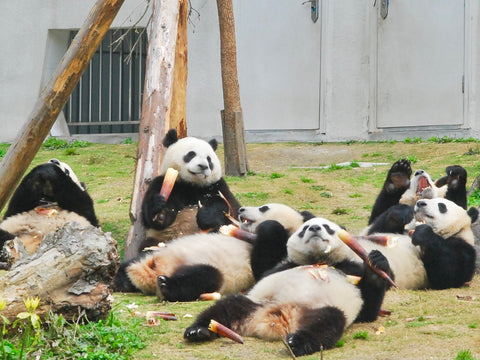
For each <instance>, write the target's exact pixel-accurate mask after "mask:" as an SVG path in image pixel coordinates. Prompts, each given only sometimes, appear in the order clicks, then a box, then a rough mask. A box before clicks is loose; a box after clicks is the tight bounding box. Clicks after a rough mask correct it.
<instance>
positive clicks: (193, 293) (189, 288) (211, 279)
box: [157, 264, 223, 301]
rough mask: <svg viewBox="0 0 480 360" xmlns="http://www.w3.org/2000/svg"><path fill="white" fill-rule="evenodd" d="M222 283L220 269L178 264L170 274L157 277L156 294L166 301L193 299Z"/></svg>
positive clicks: (200, 265) (201, 265) (215, 289)
mask: <svg viewBox="0 0 480 360" xmlns="http://www.w3.org/2000/svg"><path fill="white" fill-rule="evenodd" d="M222 284H223V276H222V274H221V273H220V271H219V270H218V269H217V268H215V267H213V266H211V265H204V264H199V265H185V266H180V267H179V268H178V269H177V270H175V272H174V273H173V274H172V275H171V276H165V275H160V276H158V278H157V295H159V297H161V298H163V299H165V300H167V301H194V300H197V299H198V298H199V297H200V295H201V294H203V293H209V292H215V291H218V290H219V289H220V287H221V286H222Z"/></svg>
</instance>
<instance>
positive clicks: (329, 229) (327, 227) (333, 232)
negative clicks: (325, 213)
mask: <svg viewBox="0 0 480 360" xmlns="http://www.w3.org/2000/svg"><path fill="white" fill-rule="evenodd" d="M323 227H324V228H325V230H327V233H328V235H333V234H335V231H333V230H332V229H331V228H330V226H328V225H327V224H323Z"/></svg>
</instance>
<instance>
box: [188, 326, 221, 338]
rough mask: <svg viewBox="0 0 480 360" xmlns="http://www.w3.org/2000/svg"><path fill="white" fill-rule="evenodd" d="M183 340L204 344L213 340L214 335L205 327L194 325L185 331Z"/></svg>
mask: <svg viewBox="0 0 480 360" xmlns="http://www.w3.org/2000/svg"><path fill="white" fill-rule="evenodd" d="M183 338H184V339H185V340H188V341H192V342H204V341H210V340H213V338H214V333H212V332H211V331H210V330H208V328H207V327H205V326H199V325H192V326H189V327H188V328H187V329H186V330H185V332H184V333H183Z"/></svg>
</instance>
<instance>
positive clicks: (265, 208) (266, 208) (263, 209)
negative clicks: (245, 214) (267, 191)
mask: <svg viewBox="0 0 480 360" xmlns="http://www.w3.org/2000/svg"><path fill="white" fill-rule="evenodd" d="M268 209H269V207H268V206H267V205H263V206H261V207H260V208H259V209H258V210H259V211H260V212H261V213H264V212H267V211H268Z"/></svg>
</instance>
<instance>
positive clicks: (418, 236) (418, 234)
mask: <svg viewBox="0 0 480 360" xmlns="http://www.w3.org/2000/svg"><path fill="white" fill-rule="evenodd" d="M437 236H438V235H437V234H435V232H434V231H433V229H432V228H431V227H430V226H428V225H425V224H422V225H418V226H417V227H416V228H415V231H414V232H413V235H412V244H413V245H415V246H417V245H418V246H422V245H426V244H428V243H429V242H431V241H432V240H433V239H434V238H436V237H437Z"/></svg>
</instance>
